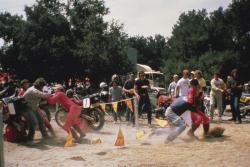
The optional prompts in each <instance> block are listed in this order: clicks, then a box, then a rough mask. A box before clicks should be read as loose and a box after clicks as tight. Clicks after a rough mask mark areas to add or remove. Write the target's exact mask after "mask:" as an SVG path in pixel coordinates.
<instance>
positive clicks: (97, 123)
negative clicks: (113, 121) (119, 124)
mask: <svg viewBox="0 0 250 167" xmlns="http://www.w3.org/2000/svg"><path fill="white" fill-rule="evenodd" d="M88 115H89V116H90V117H91V118H92V119H93V120H88V122H89V126H90V127H91V128H92V129H93V130H100V129H102V128H103V126H104V122H105V120H104V114H103V111H102V110H100V109H99V108H92V109H91V110H90V111H89V112H88Z"/></svg>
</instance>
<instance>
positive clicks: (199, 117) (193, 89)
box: [188, 79, 209, 137]
mask: <svg viewBox="0 0 250 167" xmlns="http://www.w3.org/2000/svg"><path fill="white" fill-rule="evenodd" d="M198 87H199V82H198V80H196V79H193V80H191V81H190V88H189V90H188V103H190V104H192V105H193V106H194V107H195V108H196V111H197V112H191V119H192V122H193V124H192V127H191V129H190V130H189V131H188V135H189V136H191V137H195V135H194V132H195V130H196V129H197V128H198V127H199V126H200V124H201V123H202V124H203V130H204V133H203V134H204V137H206V136H208V131H209V118H208V117H207V116H206V115H205V113H203V112H202V111H201V110H200V108H199V104H198V100H199V99H198V98H199V90H198Z"/></svg>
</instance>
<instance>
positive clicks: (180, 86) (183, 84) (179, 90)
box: [175, 69, 189, 97]
mask: <svg viewBox="0 0 250 167" xmlns="http://www.w3.org/2000/svg"><path fill="white" fill-rule="evenodd" d="M182 75H183V77H182V78H181V79H180V80H179V81H178V82H177V84H176V88H175V97H181V96H187V94H188V88H189V78H188V76H189V71H188V70H187V69H185V70H183V72H182Z"/></svg>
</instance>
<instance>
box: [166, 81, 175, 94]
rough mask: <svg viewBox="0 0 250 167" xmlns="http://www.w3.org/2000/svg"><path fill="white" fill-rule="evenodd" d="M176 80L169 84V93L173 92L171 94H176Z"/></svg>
mask: <svg viewBox="0 0 250 167" xmlns="http://www.w3.org/2000/svg"><path fill="white" fill-rule="evenodd" d="M176 84H177V83H176V82H175V81H173V82H171V83H170V84H169V87H168V93H169V94H171V95H174V91H175V88H176Z"/></svg>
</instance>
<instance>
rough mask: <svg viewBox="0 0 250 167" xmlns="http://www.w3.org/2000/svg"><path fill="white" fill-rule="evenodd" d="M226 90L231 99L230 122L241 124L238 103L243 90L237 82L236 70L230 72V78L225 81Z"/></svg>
mask: <svg viewBox="0 0 250 167" xmlns="http://www.w3.org/2000/svg"><path fill="white" fill-rule="evenodd" d="M227 88H228V92H229V93H230V99H231V109H232V119H231V120H232V121H236V120H237V119H238V122H236V123H239V124H241V115H240V110H239V102H240V97H241V93H242V90H243V83H242V82H241V81H240V80H239V71H238V69H233V70H232V72H231V77H229V78H228V80H227Z"/></svg>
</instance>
